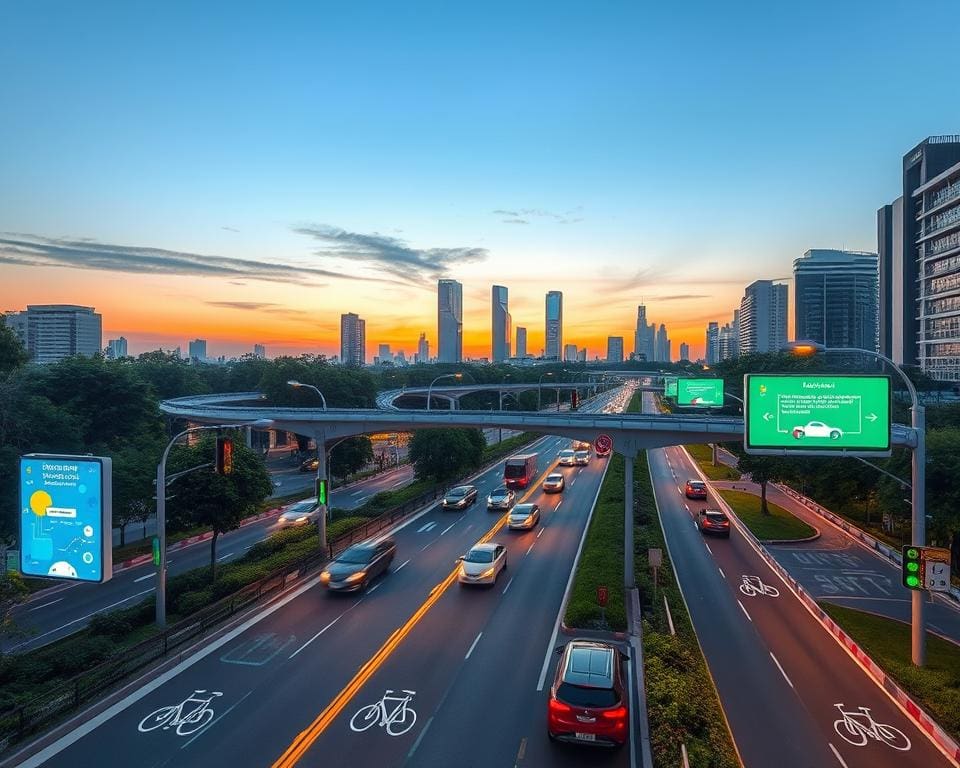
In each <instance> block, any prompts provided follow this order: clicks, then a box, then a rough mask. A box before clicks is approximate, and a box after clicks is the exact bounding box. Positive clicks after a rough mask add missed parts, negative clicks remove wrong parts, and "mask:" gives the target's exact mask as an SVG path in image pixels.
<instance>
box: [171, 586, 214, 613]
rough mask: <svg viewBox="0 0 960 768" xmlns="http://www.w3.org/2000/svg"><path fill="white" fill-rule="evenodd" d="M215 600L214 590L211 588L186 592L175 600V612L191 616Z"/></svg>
mask: <svg viewBox="0 0 960 768" xmlns="http://www.w3.org/2000/svg"><path fill="white" fill-rule="evenodd" d="M211 602H213V592H212V591H211V590H210V589H201V590H197V591H196V592H186V593H184V594H182V595H180V597H178V598H177V599H176V601H174V602H173V612H174V613H175V614H177V615H178V616H184V617H187V616H191V615H193V614H194V613H196V612H197V611H199V610H201V609H202V608H206V607H207V606H208V605H210V603H211Z"/></svg>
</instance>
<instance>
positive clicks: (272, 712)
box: [22, 401, 630, 768]
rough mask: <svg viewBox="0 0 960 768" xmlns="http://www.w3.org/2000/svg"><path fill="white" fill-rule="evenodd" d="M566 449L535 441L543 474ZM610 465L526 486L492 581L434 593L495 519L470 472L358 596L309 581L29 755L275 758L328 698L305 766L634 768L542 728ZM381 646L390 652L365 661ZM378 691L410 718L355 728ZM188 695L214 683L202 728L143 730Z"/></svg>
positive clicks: (625, 752) (410, 530)
mask: <svg viewBox="0 0 960 768" xmlns="http://www.w3.org/2000/svg"><path fill="white" fill-rule="evenodd" d="M602 404H603V403H602V401H601V402H600V403H598V404H597V407H599V406H602ZM567 445H569V441H568V440H565V439H561V438H556V437H547V438H543V439H542V440H540V441H538V443H537V445H536V450H537V451H538V452H539V454H540V458H539V462H538V477H540V476H542V474H543V473H545V472H546V471H547V470H548V469H549V468H550V467H552V466H553V465H554V463H555V459H556V454H557V451H558V450H559V449H560V448H561V447H565V446H567ZM605 463H606V462H605V461H604V460H600V459H594V461H593V462H591V464H590V465H589V466H587V467H582V468H573V467H571V468H568V469H564V470H563V471H564V473H565V474H566V475H567V478H568V489H567V491H565V493H564V494H562V495H556V496H549V497H546V496H544V495H543V494H542V493H541V492H540V490H539V483H537V484H536V485H535V487H534V488H533V489H532V490H531V491H530V492H529V497H530V498H529V500H530V501H534V502H537V503H539V504H541V507H542V509H543V523H542V525H541V526H540V527H538V528H537V529H534V530H533V531H530V532H509V531H506V530H499V531H498V532H496V533H495V534H494V540H495V541H498V542H503V543H505V544H506V546H507V548H508V555H507V557H508V570H507V571H505V572H504V573H503V574H502V576H501V578H500V581H499V582H498V584H497V585H496V586H495V587H494V588H492V589H488V590H483V589H462V588H460V587H459V586H458V585H457V584H456V583H453V584H450V585H449V586H444V588H441V589H437V587H438V585H445V583H446V582H447V581H448V580H449V576H450V575H451V573H452V572H453V570H454V568H455V560H456V557H457V556H458V555H460V554H462V553H464V552H465V551H466V550H467V549H468V548H469V547H470V546H471V545H472V544H473V543H475V542H476V541H477V540H478V539H480V538H481V537H483V536H484V535H485V534H487V533H488V532H489V531H491V530H492V529H494V528H496V527H497V524H498V522H500V521H501V520H502V517H501V516H499V515H496V514H493V513H490V512H487V510H486V508H485V504H484V503H482V500H483V499H484V497H485V496H486V494H487V493H488V492H489V491H490V490H492V489H493V488H494V487H496V486H497V485H498V484H499V483H500V475H501V472H502V467H501V466H497V467H496V468H494V469H492V470H489V471H487V472H485V473H483V474H482V475H480V476H479V477H477V478H476V479H475V480H474V481H473V482H474V484H475V485H477V487H478V489H479V492H480V500H481V502H480V503H478V504H476V505H474V506H473V507H471V508H469V509H468V510H466V511H464V512H462V513H453V512H443V511H441V510H439V509H438V508H437V507H433V508H431V509H429V510H427V511H426V512H425V513H424V514H423V515H421V516H419V517H417V518H416V519H414V520H412V521H408V522H407V523H406V524H404V525H403V526H402V527H401V528H400V529H399V530H396V531H395V532H394V533H393V538H394V539H395V541H396V543H397V558H396V560H395V561H394V565H393V567H392V569H391V573H389V574H388V575H387V576H386V577H384V578H383V579H381V580H378V581H377V582H376V583H374V584H373V585H372V586H371V587H370V588H369V589H368V591H367V592H366V593H364V594H363V595H358V596H352V597H351V596H345V595H328V594H325V593H324V592H323V590H322V589H321V588H320V587H318V586H317V585H316V581H315V580H311V581H310V582H307V583H305V584H304V585H303V586H301V587H300V588H299V589H298V590H297V591H295V592H293V593H291V594H290V595H288V596H287V597H286V598H285V599H284V600H283V601H281V602H280V603H277V604H275V605H272V606H270V607H268V608H267V609H265V610H264V611H263V612H261V614H259V615H258V621H257V623H254V624H251V625H249V626H244V625H241V627H238V628H237V629H236V630H234V631H232V632H231V633H229V634H227V635H226V636H225V637H224V638H223V639H222V640H220V641H217V642H214V643H209V644H207V645H206V647H205V648H204V649H203V650H202V651H201V652H200V653H199V654H198V655H196V656H194V657H191V658H188V659H187V660H185V662H183V663H182V664H181V665H180V667H178V668H177V669H176V670H175V671H173V672H172V673H170V674H168V675H164V676H162V677H160V678H157V679H155V680H152V681H150V682H149V683H147V684H145V685H144V686H143V687H141V688H140V689H139V690H138V691H137V693H135V694H132V695H131V696H130V697H128V698H127V699H125V700H124V701H123V702H121V703H120V704H118V705H117V707H115V708H114V710H116V711H115V713H114V714H113V715H112V716H110V717H108V718H104V717H96V718H92V719H90V720H87V721H85V722H84V723H83V724H82V725H81V726H80V727H78V728H77V729H76V730H75V731H73V732H72V734H71V736H70V737H67V738H66V739H64V740H61V741H60V742H57V743H56V744H54V745H52V746H51V747H50V748H48V750H46V751H45V752H43V753H40V754H39V755H37V756H36V757H35V758H30V759H28V760H26V761H25V762H23V763H22V765H23V766H35V765H43V764H47V763H49V764H54V763H56V764H74V765H89V764H95V763H97V762H101V761H102V760H103V758H104V755H105V750H106V749H107V747H106V746H105V745H109V754H110V756H111V760H112V761H113V762H116V763H118V764H137V765H144V766H148V765H149V766H174V765H176V766H194V765H195V766H209V765H222V764H236V765H270V764H272V763H273V762H274V761H275V760H277V759H278V758H279V757H280V756H281V755H282V754H283V753H284V751H285V750H286V749H287V748H288V746H289V745H290V744H292V743H293V742H294V740H295V739H296V738H297V737H298V734H300V733H301V732H302V731H304V730H305V729H308V727H309V726H310V725H311V724H312V723H314V722H315V721H316V719H317V717H318V715H320V714H321V713H323V712H325V711H326V712H328V713H329V712H330V707H331V705H332V704H335V705H336V707H335V708H336V709H338V710H339V711H338V712H337V714H336V716H332V715H331V716H329V717H328V718H327V719H326V720H325V721H324V725H325V727H324V728H323V729H322V731H321V732H318V733H316V734H315V736H316V738H315V739H313V740H312V742H311V744H310V746H309V749H308V750H307V753H306V754H305V755H304V757H303V760H302V762H301V764H302V765H317V764H321V763H322V764H331V765H346V764H349V765H352V766H367V765H370V766H378V768H379V766H401V765H410V766H421V765H422V766H434V765H436V766H449V765H464V766H470V765H476V766H488V765H511V766H512V765H518V766H542V765H552V766H553V765H558V766H563V765H569V766H579V765H584V764H586V763H589V764H591V765H605V766H606V765H610V766H625V765H628V764H629V760H630V749H629V748H625V749H622V750H618V751H616V752H594V751H588V752H584V751H581V750H580V749H577V748H569V747H565V746H555V745H553V744H552V743H551V742H550V741H549V740H548V739H547V736H546V697H547V694H548V690H549V684H550V681H551V679H552V675H553V672H554V669H555V665H556V659H557V656H556V655H555V654H554V652H553V651H554V647H555V645H557V644H560V643H561V642H562V641H556V640H555V639H554V632H555V629H556V626H557V622H558V618H559V610H560V604H561V601H562V598H563V593H564V590H565V587H566V585H567V582H568V579H569V575H570V570H571V566H572V563H573V560H574V557H575V553H576V551H577V548H578V546H579V543H580V541H581V539H582V534H583V531H584V528H585V524H586V521H587V518H588V513H589V510H590V509H591V507H592V504H593V501H594V499H595V497H596V494H597V493H598V490H599V485H600V480H601V476H602V473H603V469H604V466H605ZM424 606H427V608H426V609H424ZM401 628H402V629H401ZM398 629H401V632H400V634H397V633H398ZM391 638H392V641H391V642H388V641H390V640H391ZM378 649H385V650H384V651H383V652H382V653H381V654H380V655H379V656H377V657H376V658H374V657H375V654H377V652H378ZM358 670H359V671H361V676H362V678H364V679H361V680H359V681H357V680H356V679H355V676H356V675H357V674H358ZM351 681H353V683H351ZM541 681H543V684H541ZM387 689H391V690H393V691H396V692H399V691H403V690H410V691H413V692H414V693H413V694H412V699H411V701H410V707H411V708H412V709H413V710H414V711H415V712H416V714H417V719H416V722H415V723H414V725H413V727H412V728H411V729H410V730H408V731H406V732H404V733H402V734H400V735H398V736H390V735H388V734H387V732H386V730H385V729H384V728H379V727H374V728H373V729H371V730H368V731H365V732H363V733H358V732H355V731H354V730H352V729H351V727H350V721H351V718H352V717H353V715H354V714H355V713H356V712H357V711H358V710H359V709H360V708H361V707H364V706H366V705H368V704H371V703H375V702H377V701H378V700H380V698H381V697H382V696H383V695H384V692H385V691H386V690H387ZM197 691H211V692H212V691H216V692H218V693H221V694H222V696H218V697H216V698H215V699H214V700H213V701H212V702H211V703H210V707H211V708H212V709H213V710H214V712H215V715H214V716H212V721H211V722H210V723H209V725H208V727H206V728H204V729H203V730H200V731H198V732H197V733H188V734H187V735H185V736H179V735H177V733H176V729H169V730H165V729H163V728H157V729H155V730H149V731H148V732H143V731H142V729H141V727H140V725H141V723H144V719H145V718H147V717H148V716H149V715H150V714H151V713H152V712H154V711H155V710H157V709H159V708H161V707H165V706H171V705H177V704H179V703H181V702H183V701H185V700H186V698H187V697H188V696H189V695H190V694H191V693H193V692H197ZM197 695H198V696H201V694H197ZM207 695H209V694H207ZM194 706H200V707H201V708H204V705H202V704H200V705H194ZM148 723H149V720H148V721H147V723H144V727H146V725H147V724H148ZM491 734H494V735H495V736H494V737H493V738H490V735H491Z"/></svg>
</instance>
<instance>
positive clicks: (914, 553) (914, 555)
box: [907, 549, 920, 560]
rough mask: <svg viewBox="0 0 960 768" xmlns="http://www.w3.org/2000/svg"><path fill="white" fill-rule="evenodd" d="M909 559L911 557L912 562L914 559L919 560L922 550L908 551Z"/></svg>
mask: <svg viewBox="0 0 960 768" xmlns="http://www.w3.org/2000/svg"><path fill="white" fill-rule="evenodd" d="M907 557H909V558H910V559H911V560H913V559H915V558H917V557H920V550H919V549H908V550H907Z"/></svg>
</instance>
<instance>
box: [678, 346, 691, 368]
mask: <svg viewBox="0 0 960 768" xmlns="http://www.w3.org/2000/svg"><path fill="white" fill-rule="evenodd" d="M689 361H690V345H689V344H687V342H685V341H681V342H680V362H681V363H684V362H689Z"/></svg>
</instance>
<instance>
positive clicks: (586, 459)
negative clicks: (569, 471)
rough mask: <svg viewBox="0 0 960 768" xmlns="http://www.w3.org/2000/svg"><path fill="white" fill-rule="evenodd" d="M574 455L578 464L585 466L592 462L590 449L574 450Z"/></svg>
mask: <svg viewBox="0 0 960 768" xmlns="http://www.w3.org/2000/svg"><path fill="white" fill-rule="evenodd" d="M573 457H574V461H576V463H577V465H578V466H582V467H585V466H586V465H587V464H589V463H590V451H574V454H573Z"/></svg>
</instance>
